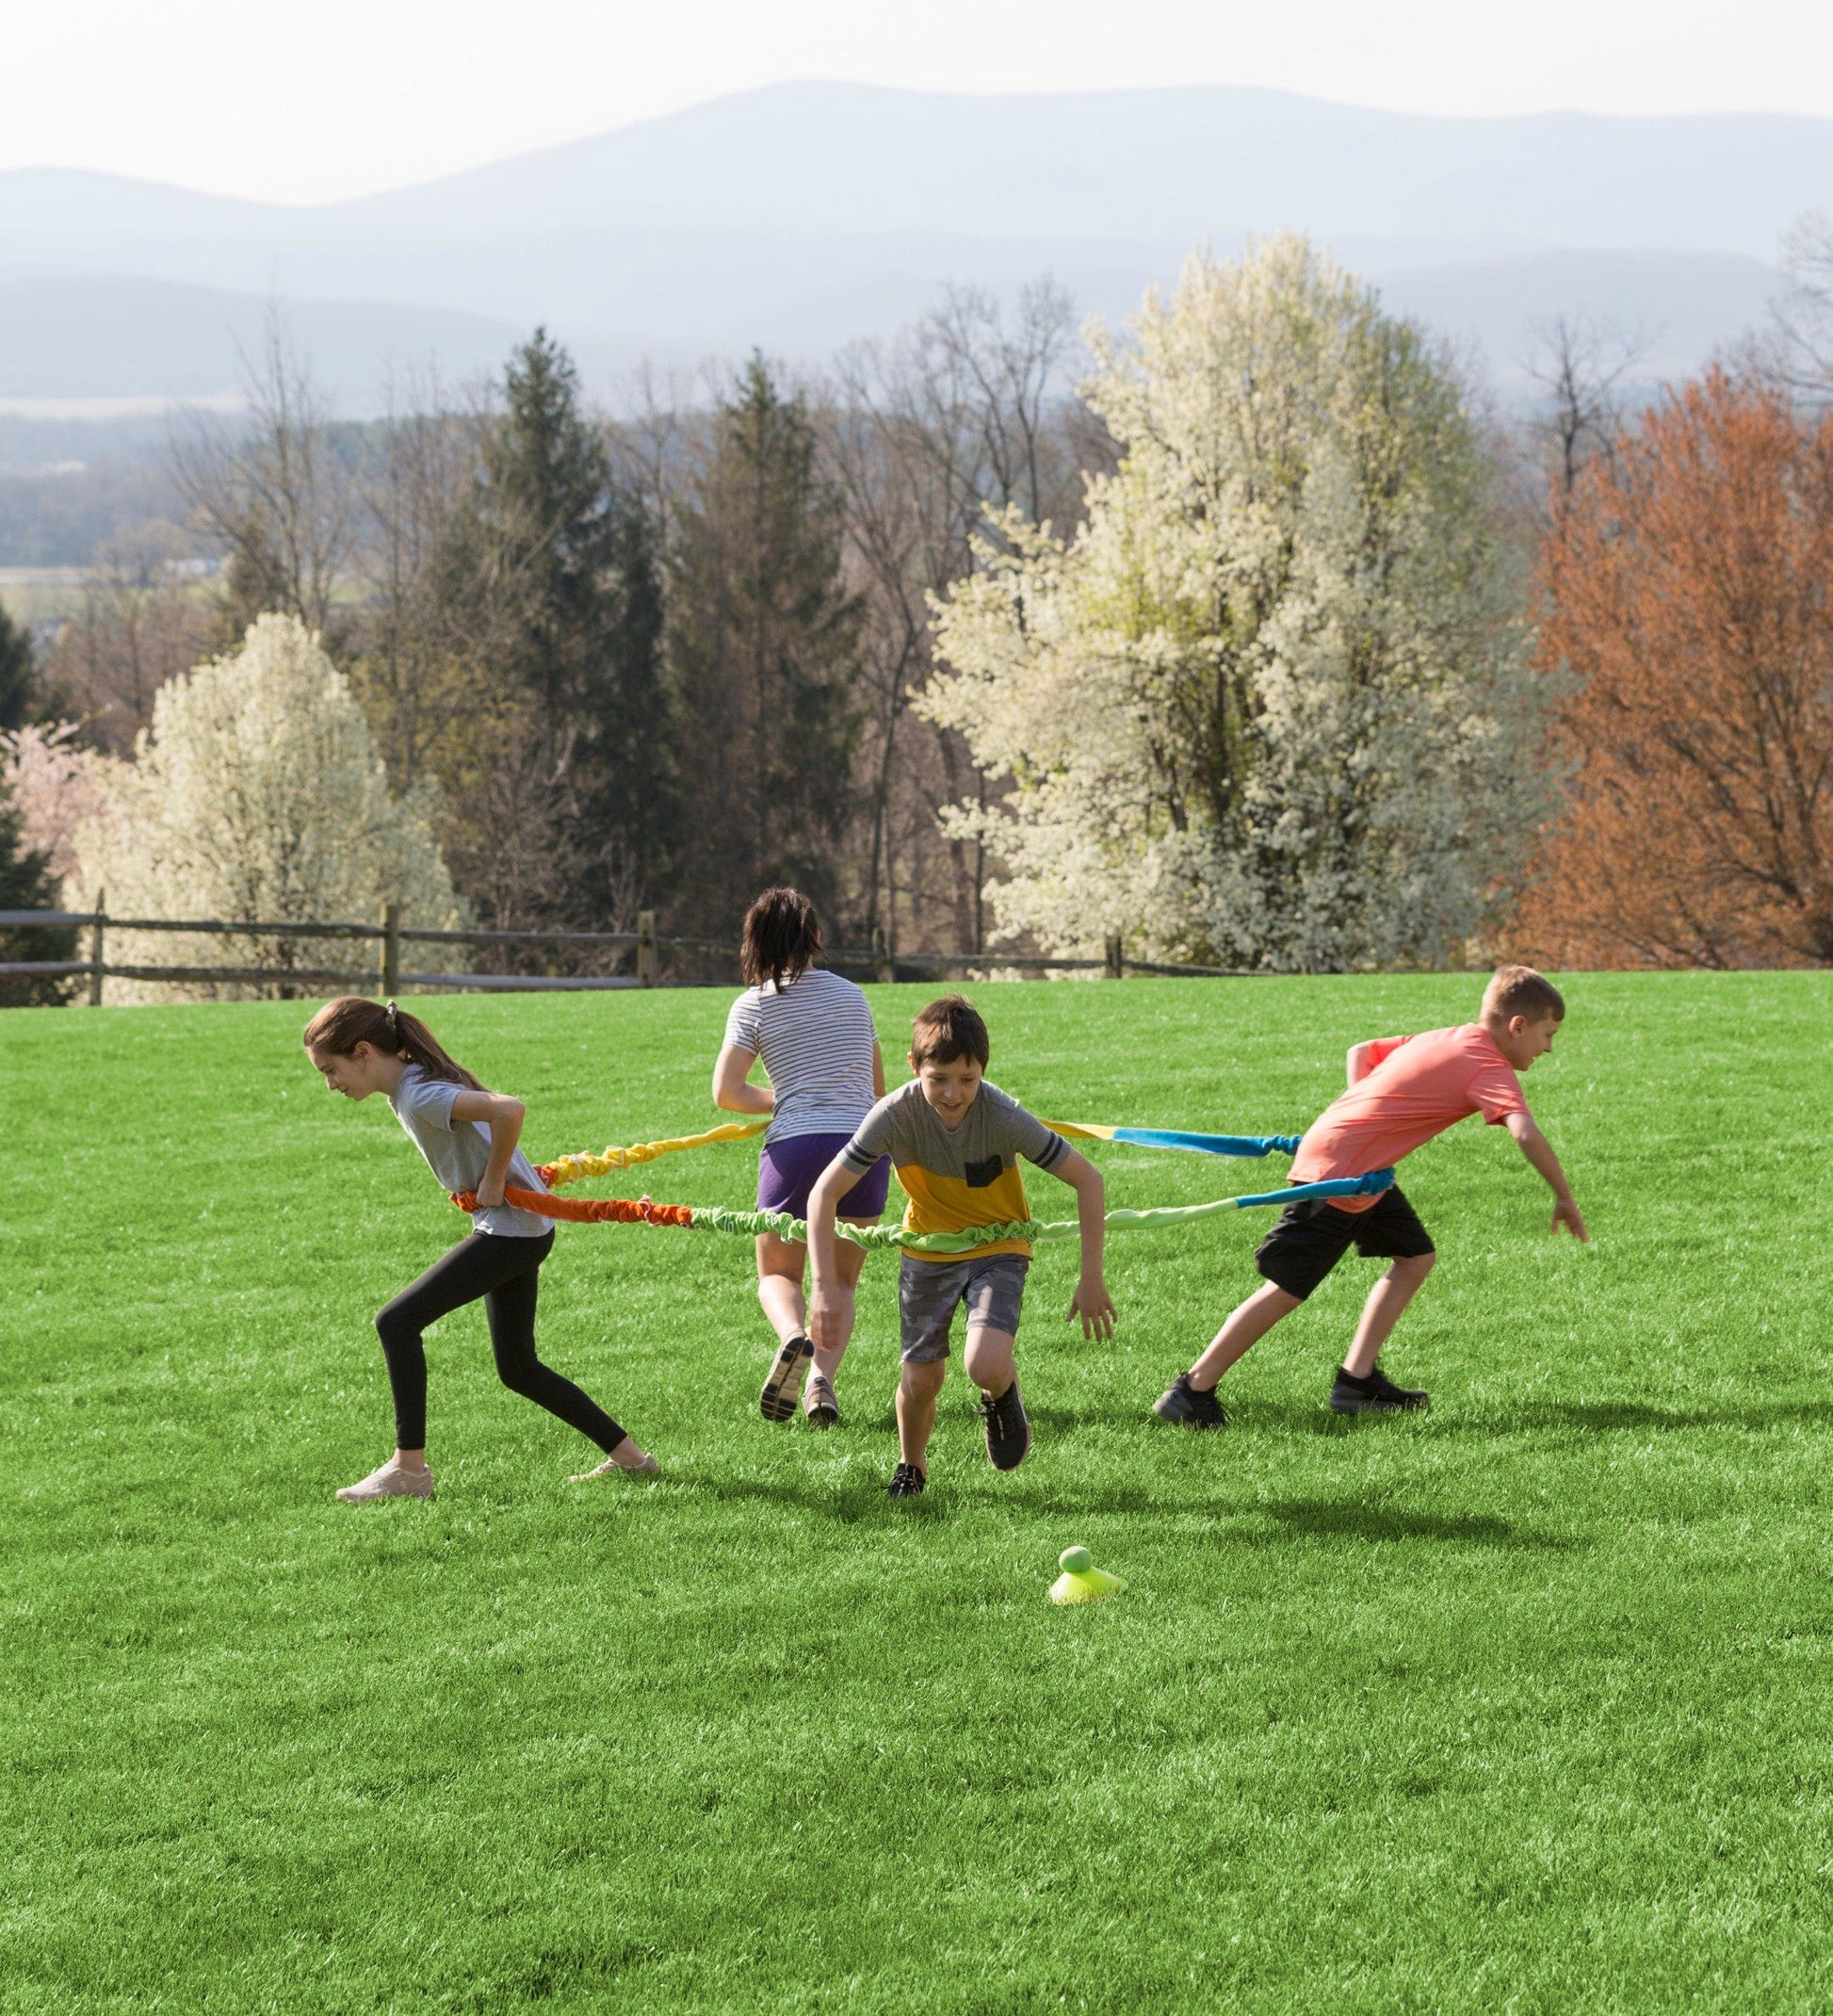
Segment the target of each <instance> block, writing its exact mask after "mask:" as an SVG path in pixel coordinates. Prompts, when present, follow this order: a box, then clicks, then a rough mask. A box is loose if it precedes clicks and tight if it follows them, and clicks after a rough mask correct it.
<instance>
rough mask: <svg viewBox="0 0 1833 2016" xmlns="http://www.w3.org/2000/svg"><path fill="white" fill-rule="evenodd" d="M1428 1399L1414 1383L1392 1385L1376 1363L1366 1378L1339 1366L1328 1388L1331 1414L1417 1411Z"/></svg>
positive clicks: (1423, 1406)
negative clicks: (1334, 1378) (1332, 1383)
mask: <svg viewBox="0 0 1833 2016" xmlns="http://www.w3.org/2000/svg"><path fill="white" fill-rule="evenodd" d="M1431 1405H1432V1401H1431V1399H1430V1398H1429V1396H1428V1395H1426V1394H1425V1393H1423V1392H1421V1391H1420V1390H1419V1388H1418V1387H1412V1386H1396V1385H1395V1384H1394V1382H1393V1381H1392V1380H1391V1379H1390V1378H1389V1377H1388V1376H1387V1374H1386V1373H1385V1372H1383V1371H1382V1369H1381V1367H1380V1366H1379V1365H1377V1366H1376V1367H1375V1369H1374V1370H1373V1371H1372V1372H1371V1374H1369V1376H1368V1377H1367V1378H1366V1379H1358V1378H1357V1377H1356V1376H1355V1374H1354V1373H1353V1372H1345V1371H1343V1369H1342V1368H1341V1367H1340V1366H1339V1367H1338V1371H1337V1383H1336V1384H1335V1385H1334V1386H1333V1387H1332V1388H1331V1389H1330V1411H1331V1412H1332V1413H1333V1414H1400V1413H1407V1412H1418V1411H1419V1410H1420V1409H1422V1408H1425V1407H1429V1406H1431Z"/></svg>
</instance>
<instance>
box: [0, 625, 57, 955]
mask: <svg viewBox="0 0 1833 2016" xmlns="http://www.w3.org/2000/svg"><path fill="white" fill-rule="evenodd" d="M38 691H39V682H38V668H37V666H36V665H35V664H34V662H33V654H32V633H31V631H30V630H28V629H27V628H26V627H25V626H24V624H23V623H15V622H14V621H13V619H12V617H11V616H10V615H8V612H7V605H6V604H5V603H4V602H0V728H23V727H24V725H25V723H27V722H28V721H31V720H32V719H34V717H35V715H36V711H37V702H38ZM12 907H13V908H14V909H19V908H20V907H22V906H21V905H19V904H17V903H15V904H14V905H13V906H12ZM16 956H24V955H16ZM47 956H49V955H48V954H47Z"/></svg>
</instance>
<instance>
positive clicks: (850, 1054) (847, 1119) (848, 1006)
mask: <svg viewBox="0 0 1833 2016" xmlns="http://www.w3.org/2000/svg"><path fill="white" fill-rule="evenodd" d="M725 1040H726V1041H727V1042H728V1043H730V1044H734V1045H736V1046H737V1047H738V1049H745V1050H751V1051H753V1052H754V1054H755V1055H757V1056H758V1057H761V1058H762V1059H763V1060H764V1069H765V1071H766V1072H767V1073H768V1075H769V1077H770V1081H771V1091H772V1092H773V1093H774V1094H775V1095H776V1111H775V1112H774V1113H773V1114H771V1124H770V1127H769V1129H768V1130H766V1132H765V1135H764V1139H765V1141H766V1142H767V1143H768V1142H771V1141H787V1139H789V1137H790V1136H791V1135H795V1134H851V1133H852V1131H853V1130H854V1129H855V1128H856V1127H857V1126H858V1125H859V1123H860V1122H861V1121H862V1120H863V1119H864V1118H865V1117H866V1115H867V1114H868V1113H870V1112H871V1110H872V1101H873V1097H874V1095H873V1091H872V1047H873V1045H874V1044H875V1043H876V1042H877V1041H878V1032H877V1031H876V1030H875V1029H874V1028H873V1026H872V1011H871V1008H870V1006H869V1005H868V1002H867V1000H866V997H865V995H864V994H862V993H861V992H860V990H859V989H858V988H857V987H855V986H854V985H853V984H852V981H850V980H843V979H841V977H840V975H839V974H838V973H830V972H828V971H827V970H826V969H825V968H823V967H809V968H808V969H807V970H806V971H805V972H803V973H800V974H798V975H797V977H796V978H795V979H794V980H792V981H790V982H788V983H787V985H785V986H784V987H783V989H782V990H781V992H779V991H778V990H777V989H776V988H775V987H772V986H764V987H747V988H746V989H745V991H744V992H743V993H742V994H741V995H739V997H738V1000H736V1001H734V1002H733V1003H732V1012H731V1014H730V1015H728V1016H726V1018H725Z"/></svg>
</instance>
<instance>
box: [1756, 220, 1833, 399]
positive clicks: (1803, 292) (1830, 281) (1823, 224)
mask: <svg viewBox="0 0 1833 2016" xmlns="http://www.w3.org/2000/svg"><path fill="white" fill-rule="evenodd" d="M1782 266H1783V270H1784V271H1785V272H1786V273H1787V274H1788V276H1789V285H1788V289H1787V291H1786V292H1785V293H1784V294H1783V295H1782V296H1781V297H1780V299H1779V300H1777V301H1775V302H1774V303H1773V304H1772V306H1771V310H1770V318H1771V324H1772V336H1773V341H1772V343H1771V344H1770V346H1769V348H1770V350H1771V352H1772V354H1773V355H1774V356H1775V358H1776V364H1777V366H1778V375H1779V376H1780V378H1781V379H1782V381H1783V382H1784V383H1785V384H1786V385H1787V386H1788V388H1789V390H1790V391H1791V392H1792V393H1793V394H1794V395H1795V396H1796V397H1798V398H1806V399H1807V400H1809V402H1811V403H1813V404H1815V405H1820V404H1824V403H1825V402H1827V401H1829V400H1833V221H1829V220H1828V219H1827V218H1826V217H1825V215H1824V214H1823V213H1822V212H1820V211H1818V210H1810V211H1809V212H1808V213H1807V214H1806V215H1805V216H1803V217H1801V218H1798V219H1796V220H1795V224H1794V227H1793V229H1792V231H1791V232H1790V233H1789V236H1788V237H1787V239H1786V240H1785V241H1784V245H1783V255H1782Z"/></svg>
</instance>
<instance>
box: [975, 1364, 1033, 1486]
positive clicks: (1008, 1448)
mask: <svg viewBox="0 0 1833 2016" xmlns="http://www.w3.org/2000/svg"><path fill="white" fill-rule="evenodd" d="M981 1421H983V1422H984V1423H986V1460H987V1461H988V1462H989V1463H991V1464H992V1466H993V1468H994V1469H995V1470H1016V1469H1017V1468H1018V1466H1019V1465H1020V1464H1021V1463H1022V1462H1023V1461H1024V1460H1025V1457H1026V1455H1028V1454H1029V1452H1030V1446H1031V1424H1030V1419H1029V1418H1028V1417H1027V1415H1026V1413H1025V1403H1024V1402H1023V1401H1022V1400H1021V1399H1019V1397H1018V1380H1017V1377H1016V1376H1015V1375H1014V1379H1013V1382H1012V1384H1011V1385H1010V1386H1009V1387H1007V1388H1006V1390H1005V1391H1004V1392H1003V1393H1001V1394H1000V1395H999V1397H998V1399H997V1400H996V1399H995V1398H994V1397H993V1395H992V1394H991V1393H982V1394H981Z"/></svg>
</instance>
